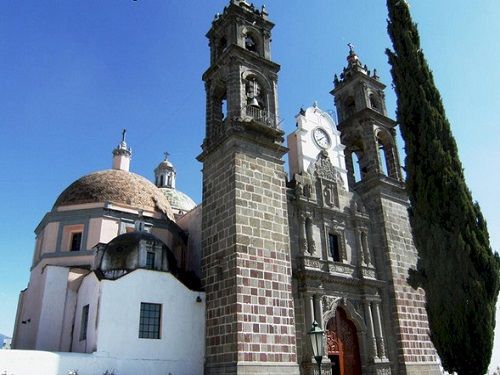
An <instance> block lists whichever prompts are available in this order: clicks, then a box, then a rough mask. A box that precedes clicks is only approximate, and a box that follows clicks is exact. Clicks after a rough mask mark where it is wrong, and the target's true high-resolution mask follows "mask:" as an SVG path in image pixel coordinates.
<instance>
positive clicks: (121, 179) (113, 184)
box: [54, 169, 174, 220]
mask: <svg viewBox="0 0 500 375" xmlns="http://www.w3.org/2000/svg"><path fill="white" fill-rule="evenodd" d="M101 202H110V203H116V204H125V205H127V206H131V207H134V208H136V209H142V210H148V211H156V212H161V213H164V214H165V215H167V216H168V217H169V218H170V219H171V220H173V219H174V214H173V211H172V208H171V207H170V204H169V202H168V200H167V198H166V197H165V195H164V194H162V192H161V190H160V189H158V188H157V187H156V186H155V185H154V184H153V183H151V182H150V181H148V180H147V179H146V178H144V177H142V176H139V175H138V174H135V173H131V172H127V171H123V170H117V169H108V170H104V171H99V172H95V173H91V174H89V175H86V176H83V177H81V178H79V179H78V180H76V181H75V182H73V183H72V184H71V185H69V186H68V187H67V188H66V189H65V190H64V191H63V192H62V193H61V195H59V197H58V198H57V200H56V202H55V203H54V208H56V207H60V206H69V205H74V204H84V203H101Z"/></svg>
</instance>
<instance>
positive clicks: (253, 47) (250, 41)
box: [245, 34, 258, 52]
mask: <svg viewBox="0 0 500 375" xmlns="http://www.w3.org/2000/svg"><path fill="white" fill-rule="evenodd" d="M245 49H247V50H248V51H250V52H258V50H257V42H256V40H255V38H254V37H253V36H252V35H250V34H246V35H245Z"/></svg>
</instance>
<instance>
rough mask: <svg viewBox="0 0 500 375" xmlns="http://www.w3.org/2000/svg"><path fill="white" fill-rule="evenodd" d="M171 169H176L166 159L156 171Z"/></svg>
mask: <svg viewBox="0 0 500 375" xmlns="http://www.w3.org/2000/svg"><path fill="white" fill-rule="evenodd" d="M171 169H174V165H173V164H172V163H171V162H170V161H169V160H167V159H165V160H163V161H162V162H161V163H160V164H158V166H157V167H156V169H155V171H164V170H171Z"/></svg>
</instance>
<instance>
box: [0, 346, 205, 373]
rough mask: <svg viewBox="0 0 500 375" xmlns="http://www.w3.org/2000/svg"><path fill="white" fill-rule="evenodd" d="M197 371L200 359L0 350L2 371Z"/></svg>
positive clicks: (200, 371) (201, 366) (200, 368)
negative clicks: (116, 356) (124, 357)
mask: <svg viewBox="0 0 500 375" xmlns="http://www.w3.org/2000/svg"><path fill="white" fill-rule="evenodd" d="M73 370H76V371H77V373H78V375H102V374H104V373H105V372H106V371H108V374H111V373H114V375H137V374H148V375H197V374H202V373H203V363H202V361H201V360H200V361H191V362H188V363H186V362H185V361H182V362H181V361H159V360H146V359H117V358H112V357H109V356H106V353H92V354H82V353H57V352H43V351H37V350H0V374H6V375H34V374H43V375H68V373H70V372H71V371H73Z"/></svg>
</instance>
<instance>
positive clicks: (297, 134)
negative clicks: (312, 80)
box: [287, 106, 348, 190]
mask: <svg viewBox="0 0 500 375" xmlns="http://www.w3.org/2000/svg"><path fill="white" fill-rule="evenodd" d="M296 121H297V130H295V131H294V132H293V133H292V134H290V135H289V136H288V138H287V141H288V147H289V149H290V151H289V153H288V160H289V166H290V177H291V178H293V175H294V174H296V173H302V172H304V171H306V172H307V171H308V170H309V167H310V165H311V164H314V163H315V162H316V158H317V157H318V154H319V153H320V152H321V150H322V149H321V148H319V147H318V146H317V145H316V143H315V142H314V140H313V138H312V134H313V130H314V129H315V128H317V127H320V128H322V129H324V130H325V131H326V132H327V133H328V135H329V137H330V139H331V146H330V147H329V148H328V149H327V150H326V151H327V152H328V157H329V158H330V161H331V162H332V164H333V165H334V166H335V167H337V168H338V169H339V172H340V174H341V176H342V179H343V180H344V187H345V189H346V190H348V188H347V171H346V166H345V158H344V149H345V146H344V145H342V143H341V142H340V132H339V131H338V130H337V127H336V125H335V122H334V120H333V119H332V118H331V117H330V115H329V114H328V113H326V112H324V111H322V110H321V109H319V108H318V107H315V106H313V107H309V108H307V109H306V111H305V115H298V116H297V117H296Z"/></svg>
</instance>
